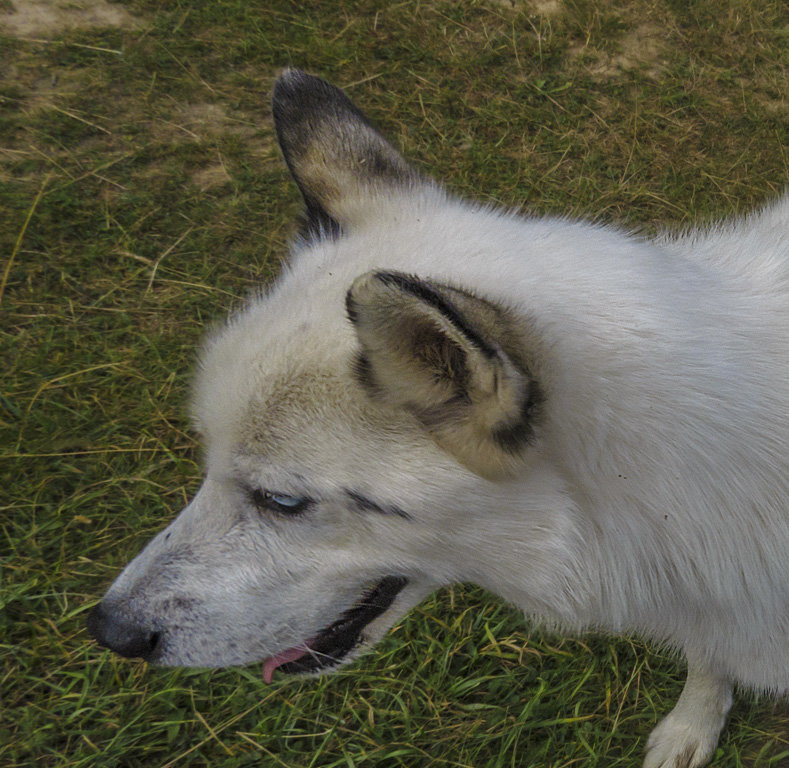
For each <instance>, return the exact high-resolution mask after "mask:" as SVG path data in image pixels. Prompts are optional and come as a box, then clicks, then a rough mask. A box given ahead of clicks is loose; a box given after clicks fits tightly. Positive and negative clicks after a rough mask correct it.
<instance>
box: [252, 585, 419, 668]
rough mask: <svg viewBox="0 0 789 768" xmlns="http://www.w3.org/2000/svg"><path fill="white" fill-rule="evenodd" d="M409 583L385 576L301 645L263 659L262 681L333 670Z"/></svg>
mask: <svg viewBox="0 0 789 768" xmlns="http://www.w3.org/2000/svg"><path fill="white" fill-rule="evenodd" d="M407 583H408V580H407V579H406V578H404V577H403V576H387V577H386V578H385V579H381V581H379V582H378V583H377V584H376V585H375V586H374V587H373V588H372V589H370V590H369V591H367V592H365V593H364V595H363V596H362V598H361V599H360V600H359V602H358V603H357V604H356V605H355V606H354V607H353V608H350V609H349V610H347V611H345V613H343V614H342V616H340V618H339V619H337V621H335V622H334V623H332V624H330V625H329V626H328V627H326V629H322V630H321V631H320V632H319V633H318V634H317V635H316V636H315V637H313V638H311V639H310V640H307V641H306V642H305V643H304V644H303V645H299V646H295V647H293V648H288V649H287V650H286V651H283V652H282V653H278V654H277V655H276V656H272V657H271V658H269V659H266V661H265V662H264V665H263V679H264V680H265V682H267V683H270V682H271V679H272V676H273V675H274V670H275V669H279V670H280V671H281V672H285V673H286V674H295V673H304V672H318V671H319V670H321V669H324V668H326V667H333V666H334V665H335V664H337V663H338V662H339V661H341V660H342V659H343V658H344V657H345V656H346V655H347V654H348V653H349V652H350V651H351V650H353V648H354V647H355V646H356V645H357V644H358V642H359V637H360V635H361V634H362V630H363V629H364V628H365V627H366V626H367V625H368V624H369V623H370V622H371V621H372V620H373V619H375V618H377V617H378V616H380V615H381V614H382V613H384V611H386V610H387V609H388V608H389V606H390V605H391V604H392V603H393V602H394V599H395V598H396V597H397V595H398V593H399V592H400V590H401V589H403V587H405V585H406V584H407Z"/></svg>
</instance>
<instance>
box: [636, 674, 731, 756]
mask: <svg viewBox="0 0 789 768" xmlns="http://www.w3.org/2000/svg"><path fill="white" fill-rule="evenodd" d="M731 701H732V697H731V683H730V682H729V681H728V680H727V679H726V678H723V677H721V676H720V675H717V674H715V673H713V672H711V671H710V670H709V669H708V668H706V667H704V666H703V665H699V664H694V663H693V662H692V661H689V662H688V679H687V680H686V682H685V687H684V688H683V689H682V694H681V695H680V697H679V701H678V702H677V705H676V706H675V707H674V709H672V710H671V712H670V713H669V714H668V715H667V716H666V717H665V718H663V720H661V721H660V723H659V724H658V726H657V728H655V729H654V730H653V731H652V733H651V734H650V736H649V741H648V743H647V757H646V760H645V761H644V768H697V767H698V766H701V765H704V764H705V763H706V762H707V761H708V760H709V759H710V757H712V753H713V752H714V751H715V746H716V745H717V743H718V737H719V736H720V732H721V731H722V730H723V725H724V723H725V722H726V714H727V713H728V711H729V708H730V707H731Z"/></svg>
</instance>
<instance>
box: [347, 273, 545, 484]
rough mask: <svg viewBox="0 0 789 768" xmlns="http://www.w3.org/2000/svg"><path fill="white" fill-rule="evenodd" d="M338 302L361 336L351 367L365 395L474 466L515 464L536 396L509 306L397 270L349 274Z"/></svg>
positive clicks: (530, 432) (493, 472) (488, 468)
mask: <svg viewBox="0 0 789 768" xmlns="http://www.w3.org/2000/svg"><path fill="white" fill-rule="evenodd" d="M346 305H347V311H348V317H349V318H350V320H351V322H352V323H353V325H354V327H355V329H356V333H357V336H358V339H359V342H360V343H361V351H360V353H359V356H358V358H357V360H356V361H355V366H356V371H355V372H356V375H357V378H358V379H359V381H360V382H361V383H362V384H363V385H364V386H365V387H366V388H367V390H368V391H369V392H370V394H371V395H373V396H374V397H380V398H384V399H386V400H387V401H388V402H389V403H391V404H393V405H395V406H398V407H404V408H406V409H408V410H409V411H411V412H412V413H413V414H414V415H415V416H416V417H417V418H418V419H419V421H421V422H422V424H423V425H424V426H425V428H426V429H427V430H428V432H429V433H430V434H431V435H432V436H433V438H434V439H435V441H436V442H437V443H438V444H439V445H440V446H441V447H442V448H443V449H444V450H446V451H448V452H449V453H451V454H452V455H454V456H455V457H456V458H457V459H458V460H459V461H460V462H461V463H462V464H464V465H465V466H467V467H468V468H470V469H472V470H473V471H475V472H477V473H478V474H480V475H483V476H484V477H487V478H490V479H495V478H499V477H502V476H506V475H508V474H512V473H514V472H515V471H516V470H517V468H518V467H519V466H520V465H521V464H522V460H523V455H524V451H525V449H526V448H527V446H528V445H529V444H530V443H531V442H532V441H533V439H534V426H535V420H536V418H537V407H538V406H539V404H540V402H541V400H542V396H541V394H540V388H539V386H538V385H537V382H536V381H535V380H534V379H533V378H532V374H531V372H530V367H531V366H530V363H529V360H528V359H527V358H528V354H529V353H528V351H527V350H526V349H525V343H524V333H523V332H522V331H523V328H522V327H520V324H519V321H518V320H517V319H516V318H515V317H514V316H513V315H512V314H511V313H510V312H508V311H507V310H505V309H503V308H501V307H498V306H496V305H494V304H492V303H490V302H488V301H485V300H484V299H481V298H478V297H476V296H473V295H472V294H469V293H466V292H465V291H462V290H459V289H457V288H452V287H449V286H446V285H437V284H434V283H430V282H426V281H424V280H420V279H419V278H416V277H412V276H410V275H405V274H403V273H400V272H368V273H367V274H364V275H362V276H361V277H359V278H357V279H356V280H355V281H354V283H353V285H352V286H351V288H350V290H349V291H348V294H347V297H346Z"/></svg>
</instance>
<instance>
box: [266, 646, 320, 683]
mask: <svg viewBox="0 0 789 768" xmlns="http://www.w3.org/2000/svg"><path fill="white" fill-rule="evenodd" d="M308 652H309V648H307V646H306V645H297V646H295V647H294V648H288V649H287V650H286V651H282V653H278V654H277V655H276V656H272V657H271V658H269V659H266V660H265V661H264V662H263V681H264V682H265V683H270V682H271V680H272V679H273V677H274V670H275V669H276V668H277V667H281V666H282V665H283V664H287V663H288V662H290V661H296V660H297V659H300V658H301V657H302V656H306V655H307V653H308Z"/></svg>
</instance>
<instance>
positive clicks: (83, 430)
mask: <svg viewBox="0 0 789 768" xmlns="http://www.w3.org/2000/svg"><path fill="white" fill-rule="evenodd" d="M62 5H63V7H64V9H65V10H64V11H63V13H64V14H65V13H68V14H70V15H69V16H68V19H71V20H73V19H74V18H79V12H80V11H79V9H80V8H87V7H90V6H91V5H95V6H102V7H104V6H107V4H106V3H102V2H99V0H90V2H87V0H86V1H85V2H84V3H78V4H72V5H68V4H65V3H63V4H62ZM27 6H30V7H32V6H33V4H24V3H22V2H21V1H20V0H12V2H11V3H8V2H4V3H3V5H2V8H0V12H2V14H3V16H0V23H3V21H2V19H6V23H8V22H7V20H8V19H10V18H12V15H11V14H10V13H9V11H10V10H11V9H12V8H16V9H17V12H18V13H19V12H21V11H22V10H24V11H25V12H26V13H27V12H28V10H29V8H26V7H27ZM107 7H111V8H114V9H115V10H118V9H122V10H124V11H125V12H126V13H125V15H124V16H123V19H122V21H121V22H120V24H121V25H120V26H117V24H116V26H111V27H103V28H101V27H100V28H89V27H86V26H84V23H83V25H82V26H79V25H78V26H69V24H71V21H69V22H68V24H67V23H66V22H65V21H64V22H63V23H61V24H56V25H55V27H54V28H52V27H50V28H43V29H38V30H37V29H36V28H25V29H24V30H22V31H20V28H14V29H13V30H12V31H10V32H8V29H9V28H7V32H8V33H7V34H6V35H5V36H4V37H3V38H2V39H0V254H2V260H3V261H2V263H1V264H0V280H1V286H2V287H1V288H0V316H2V325H1V326H0V356H1V359H2V364H3V373H4V375H3V378H2V381H1V382H0V452H1V453H0V510H2V511H1V512H0V532H1V533H2V536H1V537H0V541H1V542H2V544H0V557H2V587H1V589H2V593H1V595H2V602H1V603H0V608H1V609H2V613H1V614H0V623H1V624H2V640H0V696H1V697H2V712H0V765H9V766H11V765H15V766H17V765H18V766H23V765H34V764H35V765H40V766H67V767H68V768H77V767H78V766H99V765H100V766H115V765H117V766H161V767H164V766H167V767H168V768H169V766H178V767H179V768H181V767H182V766H202V765H206V764H209V763H210V764H211V765H212V766H245V765H256V766H260V765H265V766H272V767H273V766H288V768H307V767H308V766H320V767H321V768H330V767H331V766H343V767H345V766H362V765H369V766H382V767H386V768H388V766H408V767H409V768H410V767H412V766H427V765H431V766H432V765H435V766H447V767H450V766H451V767H452V768H459V767H460V766H473V767H474V768H480V767H481V766H490V767H491V768H493V767H497V766H501V767H502V768H504V766H515V765H517V766H535V767H536V766H551V767H552V768H559V766H573V767H574V768H591V767H592V766H623V767H624V766H638V765H639V764H640V761H641V759H642V756H643V744H644V739H645V737H646V735H647V734H648V732H649V730H650V729H651V728H652V727H653V725H654V723H655V722H656V720H657V719H658V717H659V716H661V715H662V714H664V713H665V712H667V711H668V709H670V707H671V706H672V703H673V701H674V700H675V699H676V697H677V695H678V693H679V690H680V688H681V684H682V675H683V669H682V666H681V664H680V663H678V662H677V661H676V660H675V659H673V658H671V657H669V656H666V655H665V654H662V653H661V652H659V650H656V649H654V648H648V647H646V646H645V645H644V644H642V643H641V642H639V641H637V640H634V639H611V638H605V637H599V636H592V637H585V638H568V639H560V638H557V637H554V636H552V635H550V634H546V633H544V632H542V631H540V630H539V629H537V628H534V627H530V626H528V625H527V624H525V623H524V622H523V620H522V619H521V617H519V616H518V615H517V614H516V613H515V612H514V611H512V610H511V609H509V608H507V607H506V606H504V605H502V604H501V603H500V602H498V601H497V600H496V599H495V598H493V597H491V596H490V595H487V594H484V593H482V592H481V591H480V590H478V589H476V588H473V587H468V586H456V587H454V588H451V589H447V590H444V591H443V592H442V593H441V594H439V595H438V596H437V597H436V598H434V599H432V600H430V601H428V602H427V603H425V604H424V605H423V606H421V607H420V608H419V609H418V610H416V611H415V612H414V613H413V614H412V615H411V616H410V617H408V618H407V620H405V621H404V622H403V623H402V624H401V625H400V626H399V627H397V628H396V630H395V631H394V632H393V633H392V634H391V635H390V636H389V637H388V638H387V639H386V640H385V641H384V642H383V644H382V645H381V646H380V647H379V648H378V650H377V651H376V652H375V653H374V654H371V655H369V656H368V657H367V658H365V659H364V660H362V661H361V662H359V663H358V664H357V665H355V667H354V668H353V669H351V670H350V671H347V672H342V673H340V674H337V675H335V676H332V677H327V678H320V679H309V680H292V681H288V682H285V683H281V684H280V683H278V684H276V685H273V686H270V687H267V686H265V685H264V684H263V683H262V681H261V672H260V669H259V668H257V667H254V666H253V667H249V668H245V669H231V670H217V671H202V670H175V671H173V670H161V669H152V668H148V667H146V666H145V665H144V664H142V663H136V662H130V661H123V660H120V659H117V658H115V657H112V656H110V655H109V654H108V653H104V652H102V651H100V650H98V649H97V648H96V647H95V646H94V645H92V644H91V643H90V642H89V640H88V637H87V633H86V631H85V629H84V619H85V615H86V611H87V610H88V609H89V608H90V606H91V605H92V604H93V603H94V602H95V600H97V599H98V597H99V596H100V595H101V594H102V592H103V590H104V588H105V587H106V585H107V584H108V582H109V581H110V580H111V579H112V577H113V575H114V574H115V573H116V572H117V570H118V569H119V568H120V567H121V566H122V564H123V563H125V562H126V561H127V560H128V558H129V557H130V556H131V555H133V554H134V553H135V552H136V551H137V550H138V549H139V547H140V546H141V545H142V544H143V543H144V541H145V540H146V539H147V538H148V537H149V536H150V535H151V534H153V533H154V532H155V531H157V530H158V529H160V528H161V527H162V525H163V523H164V521H166V520H168V519H170V518H171V517H172V516H173V515H174V514H175V513H176V512H177V511H178V510H179V509H180V508H181V507H182V505H183V504H184V502H185V501H186V500H187V499H188V498H189V497H190V495H191V494H193V493H194V491H195V490H196V488H197V487H198V485H199V478H200V469H199V451H198V447H197V445H196V443H195V439H194V436H193V435H192V433H191V431H190V428H189V425H188V423H187V421H186V419H185V402H186V398H187V395H188V386H189V385H188V382H189V371H190V368H191V366H192V364H193V360H194V356H195V349H196V346H197V345H198V344H199V339H200V337H201V336H202V334H203V332H204V329H205V327H206V326H207V325H210V324H211V322H213V321H214V320H215V319H217V318H220V317H221V316H222V315H223V314H224V313H225V312H226V311H227V310H228V309H229V308H231V307H233V306H236V305H237V304H238V303H239V302H240V301H241V300H242V299H243V297H244V296H246V295H247V294H248V293H249V291H250V290H252V289H253V288H254V287H255V286H257V285H260V284H261V283H266V282H267V281H269V280H271V278H272V277H273V276H274V275H275V274H276V273H277V271H278V269H279V264H280V259H281V258H282V256H283V254H284V253H285V251H286V244H287V240H288V237H289V234H290V233H291V231H292V226H293V225H292V221H293V217H294V215H295V214H296V212H297V210H298V203H297V198H296V194H295V191H294V188H293V187H292V185H291V184H290V182H289V181H288V179H287V177H286V174H285V171H284V168H283V165H282V163H281V162H280V160H279V157H278V152H277V149H276V146H275V141H274V138H273V132H272V125H271V119H270V116H269V113H268V98H269V96H268V95H269V92H270V87H271V83H272V79H273V77H274V76H275V73H276V71H277V70H278V69H279V68H280V67H282V66H284V65H287V64H294V65H298V66H301V67H303V68H306V69H309V70H311V71H314V72H317V73H321V74H323V75H324V76H326V77H327V78H329V79H331V80H332V81H334V82H336V83H337V84H339V85H342V86H346V87H348V90H349V92H350V93H351V94H352V96H353V97H354V98H355V99H356V100H357V101H358V102H360V103H361V104H362V105H364V107H365V108H366V109H367V111H368V112H369V114H370V115H371V116H372V117H373V118H374V119H375V120H376V122H377V123H378V124H379V125H380V126H381V127H382V128H383V129H384V131H385V132H386V133H387V134H388V135H390V136H391V137H393V138H394V139H395V141H397V142H399V143H400V144H401V145H403V146H404V147H405V148H406V149H407V152H408V154H409V155H410V156H411V157H412V158H414V159H415V160H416V162H418V163H419V164H420V165H421V166H422V167H423V168H425V169H426V170H427V171H428V172H429V173H431V174H432V175H435V176H436V177H439V178H444V179H448V180H449V181H448V183H449V185H450V186H451V188H452V189H453V190H455V191H457V192H458V193H461V194H463V195H467V196H471V197H475V198H478V199H482V200H487V201H495V202H501V203H504V204H507V205H511V206H523V207H525V208H527V209H529V210H535V211H541V212H561V213H570V214H575V215H586V216H592V217H596V218H599V219H602V220H605V221H614V222H617V223H620V224H623V225H626V226H634V227H643V228H646V229H648V230H649V229H652V228H655V227H657V226H662V225H665V224H678V225H683V224H687V223H689V222H690V221H692V220H695V221H699V220H701V221H709V220H711V219H713V218H717V217H720V216H722V215H727V214H731V213H733V212H738V211H744V210H747V209H749V208H751V207H752V206H754V205H756V204H758V203H760V202H762V201H764V200H766V199H769V198H770V197H773V196H774V195H775V194H776V193H777V192H778V191H780V189H781V188H782V186H783V185H784V184H785V183H786V179H787V156H786V147H787V146H789V134H788V132H787V122H786V114H787V111H786V110H787V103H786V94H787V90H788V89H787V78H786V71H787V70H786V67H787V64H788V63H789V61H787V53H786V52H787V45H786V43H787V37H786V29H787V22H789V18H788V14H787V9H786V6H785V5H784V4H783V3H782V2H781V1H780V0H730V1H729V2H727V3H725V4H722V3H720V2H718V0H690V1H688V0H681V1H680V0H658V2H647V0H622V1H621V2H617V3H615V2H613V0H600V1H599V2H592V0H556V2H547V1H545V0H542V1H541V2H536V1H535V2H534V3H521V2H508V1H507V0H469V1H468V2H463V3H460V2H439V0H424V1H423V2H401V3H394V4H390V3H376V2H372V0H362V1H361V2H357V3H354V4H348V3H341V2H339V1H338V0H324V1H323V2H320V1H319V0H312V1H311V2H305V3H295V2H291V0H268V1H267V2H266V3H251V2H248V1H247V2H241V0H225V1H224V2H221V3H216V2H212V3H209V2H191V3H180V2H174V3H161V2H158V0H124V1H123V2H122V3H118V4H113V5H112V6H107ZM75 15H76V16H75ZM15 18H16V17H15ZM64 18H65V17H64ZM83 22H84V19H83ZM1 31H2V27H0V32H1ZM788 730H789V710H787V707H786V704H785V703H773V702H770V701H766V700H758V699H756V698H754V697H741V698H739V699H738V703H737V704H736V706H735V709H734V711H733V714H732V717H731V719H730V725H729V728H728V730H727V731H726V733H725V735H724V738H723V740H722V742H721V745H720V748H719V750H718V754H717V758H716V764H717V765H721V766H758V767H761V766H772V767H773V768H775V767H776V766H786V765H789V737H788V736H787V731H788Z"/></svg>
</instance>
